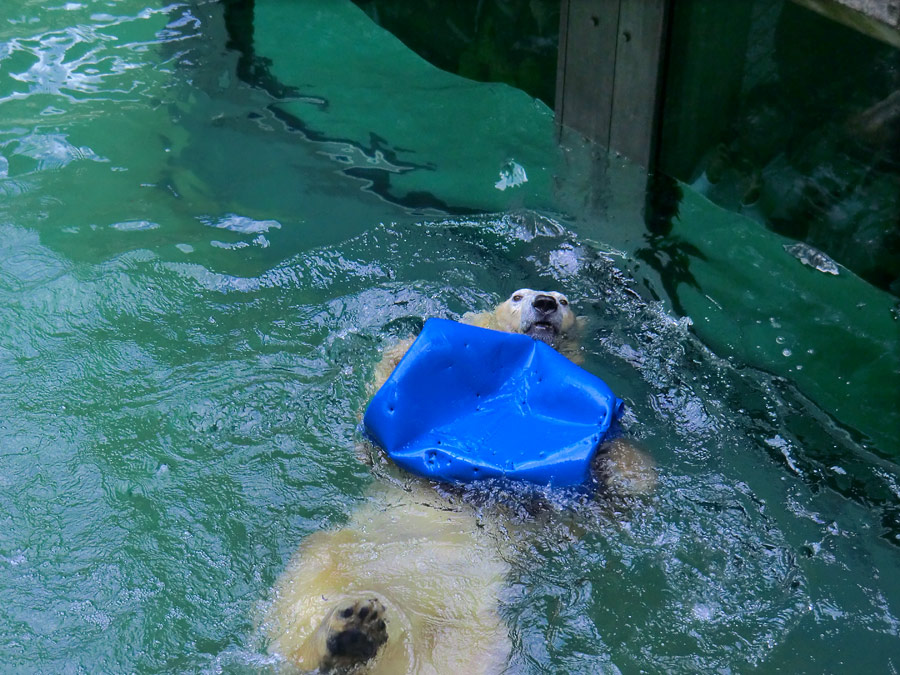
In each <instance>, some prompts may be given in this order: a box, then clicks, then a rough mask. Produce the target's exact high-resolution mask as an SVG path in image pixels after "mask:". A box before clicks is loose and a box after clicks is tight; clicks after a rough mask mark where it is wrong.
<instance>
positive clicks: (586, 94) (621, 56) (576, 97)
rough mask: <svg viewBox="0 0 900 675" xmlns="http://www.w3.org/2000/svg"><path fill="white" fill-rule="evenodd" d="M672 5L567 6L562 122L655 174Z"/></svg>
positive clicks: (591, 1) (592, 1) (590, 2)
mask: <svg viewBox="0 0 900 675" xmlns="http://www.w3.org/2000/svg"><path fill="white" fill-rule="evenodd" d="M670 2H671V0H561V6H560V31H559V59H558V64H557V78H556V83H557V84H556V119H557V122H558V124H560V125H561V126H565V127H569V128H571V129H574V130H576V131H578V132H580V133H582V134H583V135H584V136H586V137H587V138H589V139H590V140H592V141H595V142H597V143H599V144H601V145H603V146H604V147H606V148H609V149H610V150H613V151H616V152H619V153H621V154H623V155H625V156H626V157H628V158H629V159H631V160H632V161H634V162H637V163H638V164H640V165H642V166H644V167H646V168H648V169H651V170H652V169H653V166H654V164H655V161H656V149H657V139H658V131H659V108H660V104H661V96H662V87H663V77H662V73H663V67H662V64H663V57H664V51H665V43H666V37H667V20H668V14H669V5H670Z"/></svg>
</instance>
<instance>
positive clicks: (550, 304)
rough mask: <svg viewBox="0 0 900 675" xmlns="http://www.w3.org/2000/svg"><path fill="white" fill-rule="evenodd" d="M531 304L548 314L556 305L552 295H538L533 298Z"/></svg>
mask: <svg viewBox="0 0 900 675" xmlns="http://www.w3.org/2000/svg"><path fill="white" fill-rule="evenodd" d="M531 306H532V307H534V308H535V309H536V310H538V311H539V312H543V313H544V314H549V313H550V312H552V311H554V310H555V309H556V307H557V305H556V298H554V297H553V296H552V295H539V296H537V297H536V298H535V299H534V302H532V303H531Z"/></svg>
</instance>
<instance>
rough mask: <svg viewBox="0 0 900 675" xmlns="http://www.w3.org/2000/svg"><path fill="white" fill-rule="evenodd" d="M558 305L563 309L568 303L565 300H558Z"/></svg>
mask: <svg viewBox="0 0 900 675" xmlns="http://www.w3.org/2000/svg"><path fill="white" fill-rule="evenodd" d="M559 304H561V305H562V306H563V307H565V306H566V305H568V304H569V301H568V300H566V299H565V298H560V299H559Z"/></svg>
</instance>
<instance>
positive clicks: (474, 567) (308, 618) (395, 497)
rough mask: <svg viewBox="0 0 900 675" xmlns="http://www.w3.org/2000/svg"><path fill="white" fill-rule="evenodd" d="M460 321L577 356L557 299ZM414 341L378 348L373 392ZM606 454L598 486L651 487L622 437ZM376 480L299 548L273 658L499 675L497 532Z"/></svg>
mask: <svg viewBox="0 0 900 675" xmlns="http://www.w3.org/2000/svg"><path fill="white" fill-rule="evenodd" d="M462 321H463V322H465V323H468V324H471V325H476V326H480V327H483V328H491V329H494V330H502V331H506V332H515V333H523V334H525V335H530V336H531V337H533V338H534V339H536V340H541V341H542V342H545V343H547V344H549V345H551V346H553V347H555V348H557V349H559V350H560V351H561V352H562V353H564V354H566V355H567V356H569V357H570V358H572V359H573V360H577V359H578V339H577V338H578V336H577V333H578V328H579V320H578V319H577V317H576V316H575V314H574V312H573V311H572V308H571V306H570V304H569V300H568V298H567V297H566V296H565V295H563V294H562V293H559V292H556V291H534V290H531V289H527V288H523V289H519V290H517V291H516V292H514V293H513V294H512V295H511V296H510V297H509V298H508V299H507V300H505V301H504V302H502V303H501V304H499V305H498V306H497V307H496V308H495V309H494V310H493V311H490V312H481V313H468V314H465V315H464V316H463V317H462ZM411 344H412V339H409V340H405V341H403V342H401V343H399V344H397V345H395V346H393V347H391V348H389V349H387V350H385V353H384V355H383V358H382V360H381V362H380V363H379V364H378V366H377V367H376V369H375V374H374V377H373V385H372V390H373V392H374V391H375V390H377V388H378V387H380V386H381V385H382V384H383V383H384V382H385V380H386V379H387V377H388V376H389V375H390V373H391V371H392V370H393V368H394V367H395V366H396V365H397V363H399V361H400V359H401V358H402V357H403V355H404V354H405V353H406V351H407V349H408V348H409V346H410V345H411ZM606 446H607V447H604V448H603V450H602V452H601V453H600V454H601V456H602V457H603V458H604V461H603V462H600V463H598V465H597V466H598V473H600V474H601V475H602V476H603V479H604V481H605V482H606V484H607V485H610V486H612V487H613V488H620V489H621V490H622V491H625V492H629V493H638V494H640V493H645V492H648V491H650V490H652V487H653V484H654V482H655V471H654V469H653V466H652V463H651V462H650V460H649V458H648V457H647V456H646V455H644V454H643V453H641V452H640V451H638V450H637V449H635V448H634V447H633V446H632V445H631V444H630V443H628V442H626V441H624V440H622V439H618V440H615V441H613V442H612V443H608V444H606ZM394 468H395V469H396V467H394ZM385 478H386V479H385V480H380V481H376V482H375V483H374V485H373V487H372V489H371V492H370V494H369V496H368V499H367V500H366V501H365V502H364V503H363V504H362V505H361V506H360V507H359V508H358V509H357V510H356V511H355V512H354V513H353V514H352V515H351V517H350V520H349V522H348V523H347V524H346V525H345V526H344V527H342V528H340V529H337V530H330V531H324V532H317V533H315V534H313V535H311V536H309V537H307V539H306V540H305V541H304V542H303V543H302V544H301V546H300V549H299V551H298V552H297V554H296V555H295V556H294V558H293V560H292V561H291V562H290V563H289V565H288V567H287V569H286V570H285V572H284V573H283V574H282V576H281V578H280V580H279V581H278V583H277V584H276V588H275V592H274V599H273V601H272V603H271V605H270V606H269V609H268V612H267V615H266V617H265V618H264V620H263V624H262V626H263V628H264V630H265V632H266V634H267V636H268V638H269V650H270V652H272V653H274V654H277V655H279V656H280V657H281V658H282V659H284V661H286V662H287V663H288V664H291V665H292V666H293V667H295V668H298V669H300V670H301V671H312V670H318V671H319V672H346V673H366V674H368V675H378V674H380V673H385V674H388V673H390V674H395V673H399V674H402V673H435V674H443V673H467V674H477V673H498V672H501V671H503V670H504V668H505V666H506V661H507V659H508V656H509V651H510V647H511V644H510V639H509V635H508V632H507V629H506V627H505V626H504V624H503V621H502V619H501V617H500V614H499V602H500V593H501V591H502V589H503V587H504V582H505V579H506V577H507V574H508V571H509V563H508V562H507V560H508V557H509V550H508V548H507V547H506V546H505V542H504V534H502V533H501V530H502V531H503V532H506V531H507V530H506V529H505V524H502V523H499V522H497V519H496V518H492V517H485V516H484V514H483V513H481V512H479V511H476V509H475V508H474V507H473V506H472V505H471V504H468V503H467V502H465V501H464V500H461V499H458V498H454V497H453V496H448V494H447V493H444V494H439V493H438V491H437V490H435V489H434V487H433V485H432V484H430V483H429V482H428V481H427V480H425V479H421V478H418V477H415V476H410V475H408V474H401V473H400V470H399V469H396V472H395V473H394V475H393V476H390V475H388V476H386V477H385Z"/></svg>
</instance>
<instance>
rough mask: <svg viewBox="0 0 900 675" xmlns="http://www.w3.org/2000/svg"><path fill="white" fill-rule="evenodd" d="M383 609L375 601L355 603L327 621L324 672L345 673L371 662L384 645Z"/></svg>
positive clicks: (385, 635)
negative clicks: (339, 671) (336, 671)
mask: <svg viewBox="0 0 900 675" xmlns="http://www.w3.org/2000/svg"><path fill="white" fill-rule="evenodd" d="M384 615H385V609H384V605H383V604H382V603H381V602H380V601H379V600H378V599H377V598H367V599H364V600H357V601H355V602H353V603H351V604H350V605H348V606H346V607H342V608H339V609H337V610H335V611H334V612H333V613H332V614H331V617H330V618H329V619H328V620H327V624H328V625H327V637H326V640H325V647H326V649H327V654H326V655H325V657H324V658H323V659H322V663H321V665H320V669H321V670H322V671H323V672H329V671H334V670H346V669H349V668H352V667H353V666H356V665H361V664H363V663H365V662H366V661H368V660H369V659H371V658H373V657H374V656H375V655H376V654H377V653H378V649H379V648H380V647H381V645H383V644H384V643H385V642H387V625H386V624H385V621H384Z"/></svg>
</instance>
